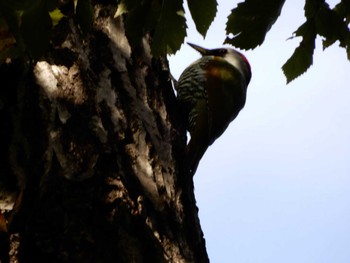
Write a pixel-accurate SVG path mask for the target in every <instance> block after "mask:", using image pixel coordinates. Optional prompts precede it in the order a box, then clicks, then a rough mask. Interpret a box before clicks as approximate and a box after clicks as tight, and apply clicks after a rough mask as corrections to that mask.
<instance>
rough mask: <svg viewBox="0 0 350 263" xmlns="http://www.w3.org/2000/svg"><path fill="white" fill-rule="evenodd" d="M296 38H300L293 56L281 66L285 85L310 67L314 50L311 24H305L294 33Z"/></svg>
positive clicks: (314, 32)
mask: <svg viewBox="0 0 350 263" xmlns="http://www.w3.org/2000/svg"><path fill="white" fill-rule="evenodd" d="M295 35H296V36H302V37H303V40H302V41H301V42H300V44H299V47H297V48H296V49H295V51H294V53H293V55H292V56H291V57H290V58H289V59H288V60H287V62H286V63H285V64H284V65H283V66H282V70H283V72H284V75H285V76H286V78H287V83H289V82H291V81H292V80H294V79H295V78H297V77H299V76H300V75H302V74H303V73H305V72H306V71H307V69H308V68H309V67H310V66H311V65H312V62H313V54H314V49H315V38H316V30H315V26H314V24H313V23H312V22H305V23H304V24H303V25H301V26H300V27H299V28H298V30H297V31H296V32H295Z"/></svg>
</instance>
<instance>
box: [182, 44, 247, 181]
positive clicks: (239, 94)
mask: <svg viewBox="0 0 350 263" xmlns="http://www.w3.org/2000/svg"><path fill="white" fill-rule="evenodd" d="M188 44H189V45H190V46H191V47H193V48H194V49H195V50H197V51H198V52H199V53H200V54H201V55H202V57H201V58H200V59H198V60H197V61H195V62H193V63H192V64H191V65H190V66H188V67H187V68H186V69H185V70H184V72H183V73H182V74H181V76H180V78H179V81H178V84H177V88H176V89H177V98H178V101H179V104H180V107H181V110H182V113H183V115H184V116H185V117H184V118H185V121H186V125H187V129H188V131H189V132H190V135H191V139H190V141H189V143H188V145H187V157H186V159H187V165H188V169H189V173H190V174H192V175H193V174H194V173H195V172H196V169H197V166H198V164H199V161H200V159H201V158H202V156H203V155H204V153H205V151H206V150H207V148H208V147H209V146H210V145H211V144H212V143H213V142H214V141H215V140H216V139H217V138H218V137H220V135H221V134H222V133H223V132H224V131H225V130H226V128H227V127H228V125H229V124H230V122H231V121H233V120H234V119H235V118H236V117H237V115H238V113H239V112H240V110H241V109H242V108H243V106H244V104H245V101H246V94H247V86H248V84H249V82H250V79H251V69H250V65H249V62H248V60H247V59H246V57H245V56H244V55H243V54H241V53H240V52H238V51H236V50H234V49H232V48H219V49H205V48H202V47H199V46H197V45H194V44H191V43H188Z"/></svg>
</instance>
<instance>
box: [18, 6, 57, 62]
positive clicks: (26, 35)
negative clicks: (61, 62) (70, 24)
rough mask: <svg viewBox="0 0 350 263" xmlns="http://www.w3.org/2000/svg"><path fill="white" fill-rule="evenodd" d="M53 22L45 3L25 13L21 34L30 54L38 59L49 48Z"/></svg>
mask: <svg viewBox="0 0 350 263" xmlns="http://www.w3.org/2000/svg"><path fill="white" fill-rule="evenodd" d="M51 27H52V22H51V18H50V16H49V13H48V12H47V8H46V5H45V1H41V2H40V3H39V4H37V5H35V6H33V7H32V8H30V9H28V10H26V11H24V12H23V15H22V21H21V33H22V37H23V40H24V44H25V46H26V49H27V50H28V52H29V54H30V55H31V56H32V57H33V58H35V59H38V58H39V57H40V56H41V55H43V54H44V53H45V52H46V51H47V48H48V46H49V40H50V36H51Z"/></svg>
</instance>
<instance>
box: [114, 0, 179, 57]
mask: <svg viewBox="0 0 350 263" xmlns="http://www.w3.org/2000/svg"><path fill="white" fill-rule="evenodd" d="M123 14H125V28H126V34H127V36H128V39H129V41H130V42H131V45H132V46H136V45H138V44H139V43H141V41H142V38H143V37H144V36H145V35H146V34H147V33H151V37H152V45H151V48H152V53H153V55H155V56H159V55H165V54H173V53H175V52H176V51H177V50H179V49H180V46H181V44H182V43H183V41H184V39H185V36H186V20H185V17H184V9H183V6H182V3H181V1H173V0H162V1H159V0H149V1H138V0H136V1H135V0H123V1H121V3H120V4H119V7H118V10H117V12H116V16H119V15H123Z"/></svg>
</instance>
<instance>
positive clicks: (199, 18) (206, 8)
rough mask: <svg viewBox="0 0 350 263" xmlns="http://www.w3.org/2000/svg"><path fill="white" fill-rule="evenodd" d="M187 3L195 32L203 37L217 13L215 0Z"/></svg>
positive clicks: (199, 0)
mask: <svg viewBox="0 0 350 263" xmlns="http://www.w3.org/2000/svg"><path fill="white" fill-rule="evenodd" d="M187 3H188V8H189V9H190V12H191V16H192V19H193V21H194V23H195V25H196V28H197V31H198V32H199V33H200V34H201V35H202V36H203V37H205V35H206V34H207V31H208V29H209V26H210V25H211V23H212V22H213V20H214V18H215V15H216V12H217V2H216V0H188V1H187Z"/></svg>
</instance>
